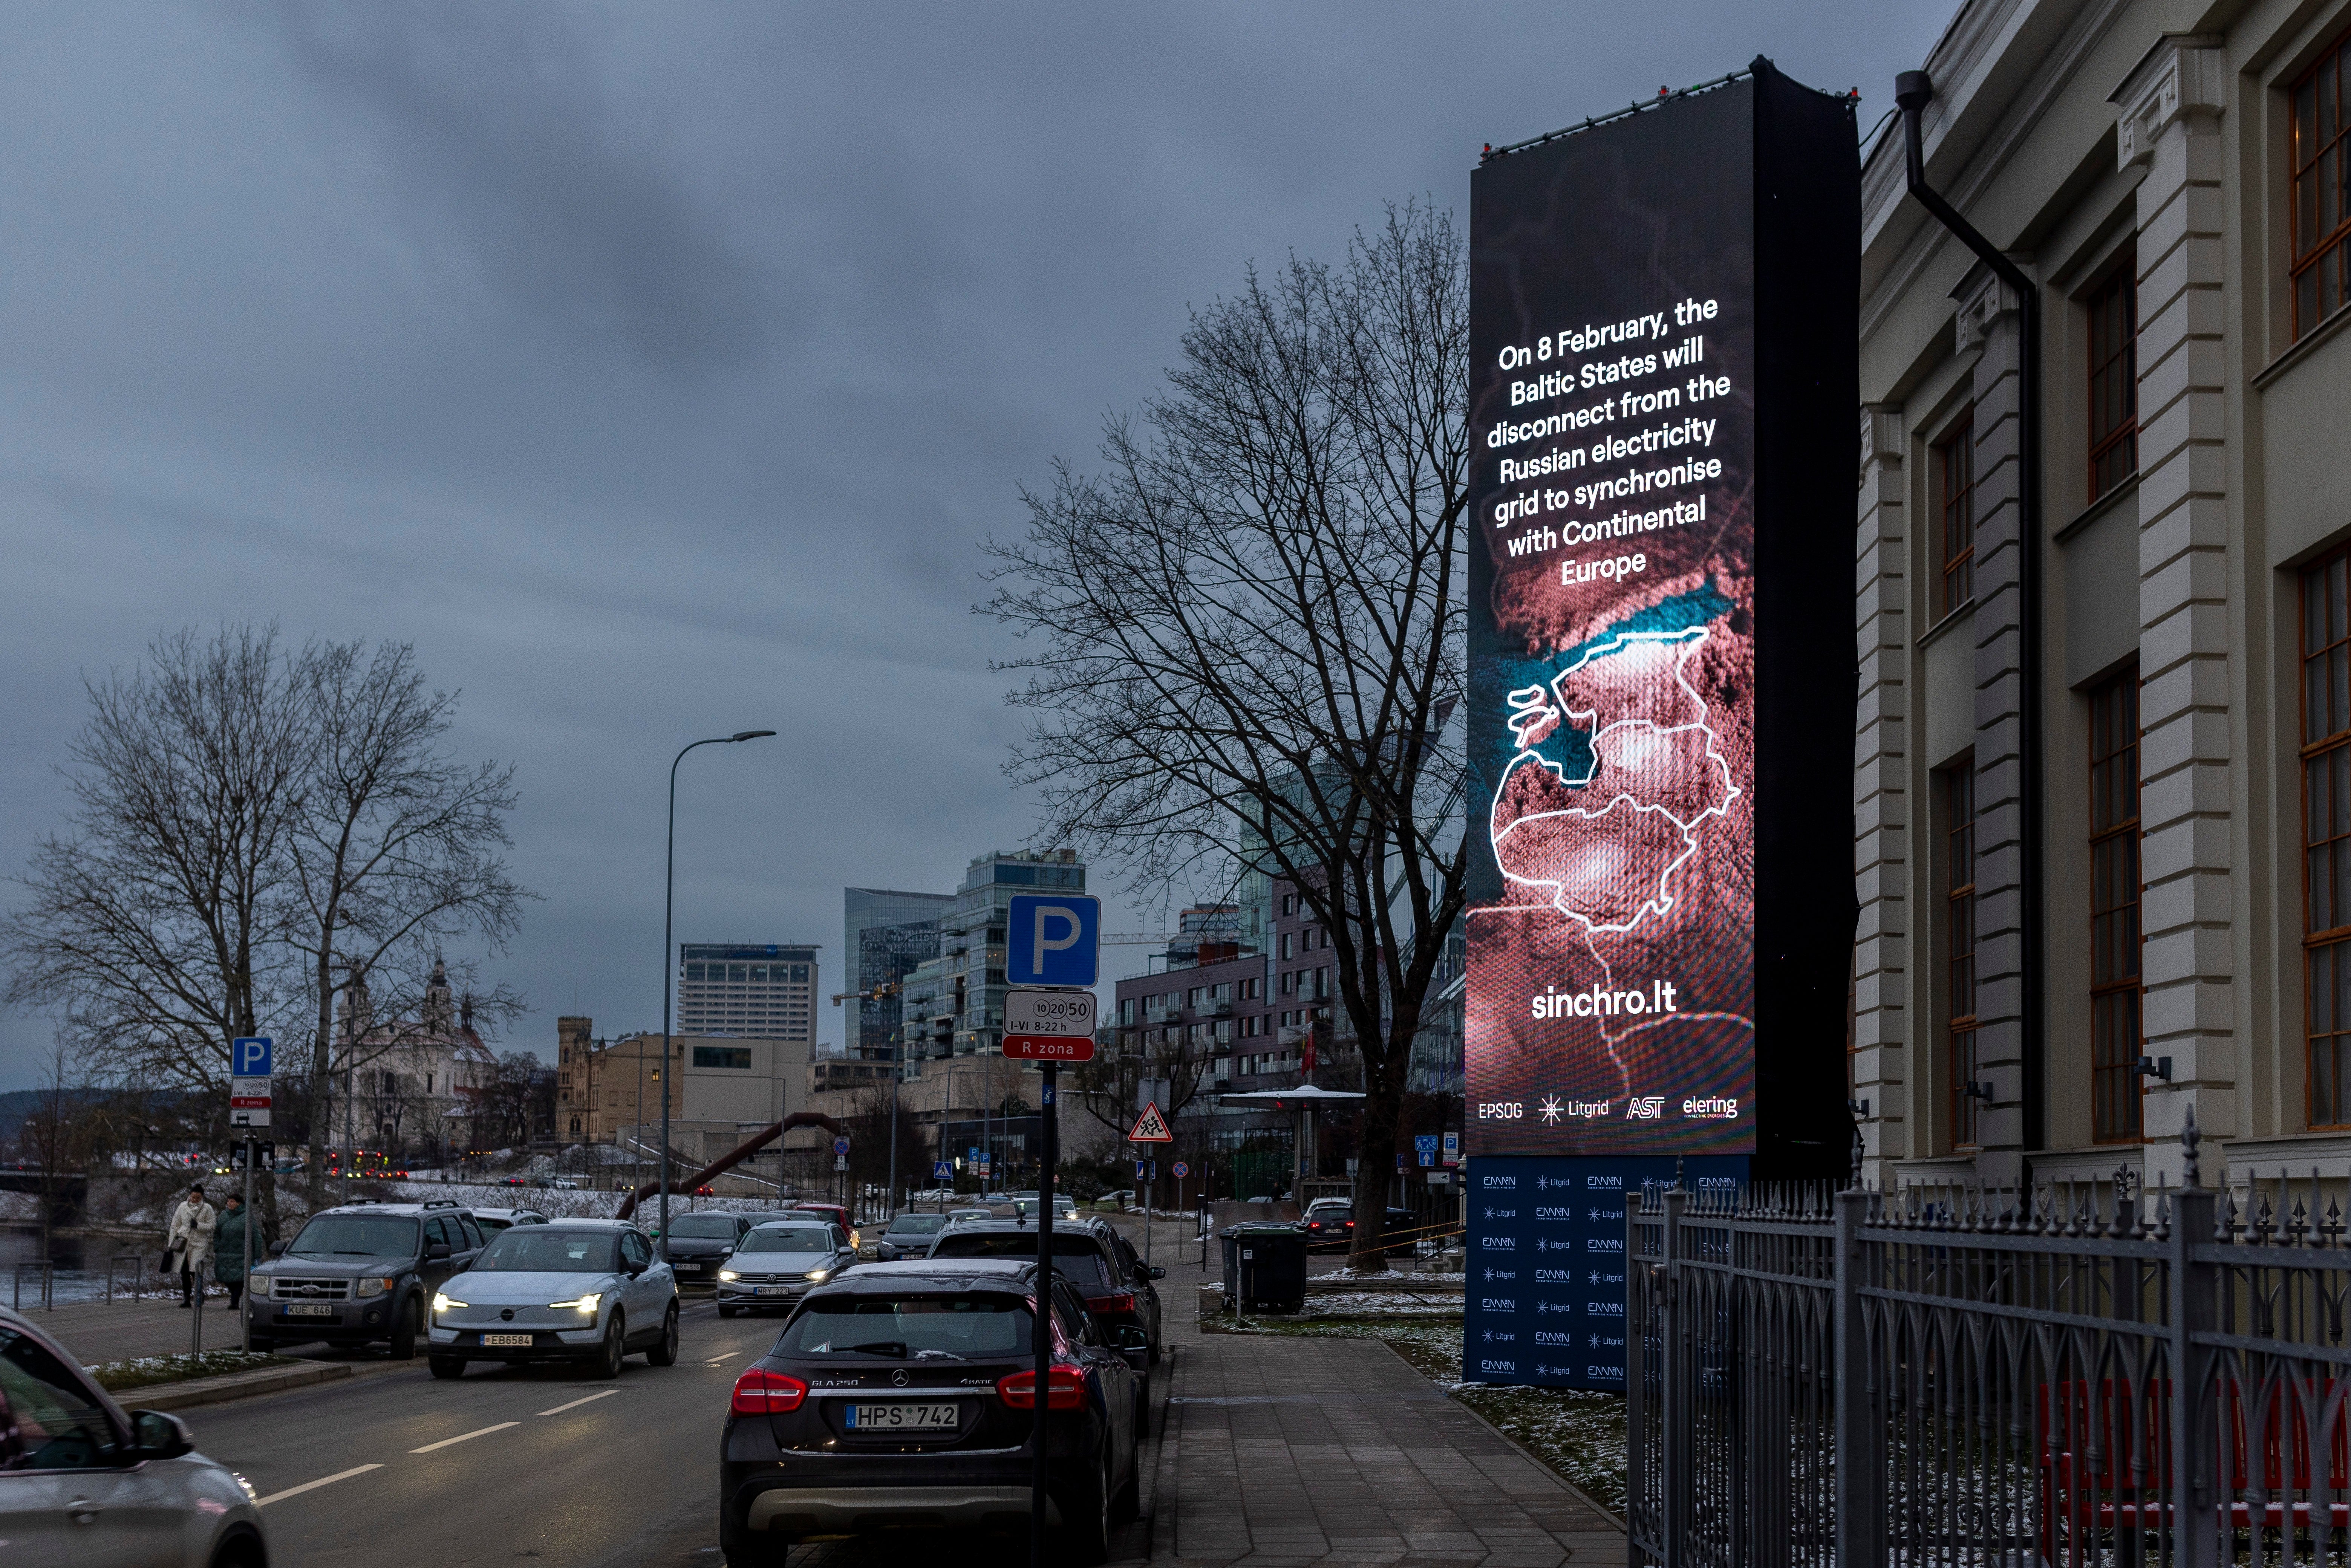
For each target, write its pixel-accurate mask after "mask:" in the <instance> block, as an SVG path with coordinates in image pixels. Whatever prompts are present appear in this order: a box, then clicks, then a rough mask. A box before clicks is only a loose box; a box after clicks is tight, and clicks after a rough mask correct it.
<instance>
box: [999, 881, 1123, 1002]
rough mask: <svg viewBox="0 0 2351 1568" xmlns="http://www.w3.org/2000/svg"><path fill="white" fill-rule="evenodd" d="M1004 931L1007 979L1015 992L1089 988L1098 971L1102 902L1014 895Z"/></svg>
mask: <svg viewBox="0 0 2351 1568" xmlns="http://www.w3.org/2000/svg"><path fill="white" fill-rule="evenodd" d="M1011 903H1012V907H1011V909H1010V911H1009V912H1008V918H1007V920H1006V922H1005V927H1004V973H1005V977H1006V978H1008V979H1009V980H1010V981H1011V982H1012V983H1013V984H1014V985H1016V986H1091V985H1092V984H1093V983H1094V982H1095V980H1096V979H1097V978H1099V977H1100V973H1101V969H1102V900H1101V899H1099V898H1096V897H1095V896H1094V895H1093V894H1090V893H1016V894H1013V895H1012V900H1011Z"/></svg>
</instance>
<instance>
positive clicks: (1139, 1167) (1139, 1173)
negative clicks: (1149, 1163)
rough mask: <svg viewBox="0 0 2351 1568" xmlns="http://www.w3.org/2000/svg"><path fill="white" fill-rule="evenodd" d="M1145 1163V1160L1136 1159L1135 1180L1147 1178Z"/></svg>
mask: <svg viewBox="0 0 2351 1568" xmlns="http://www.w3.org/2000/svg"><path fill="white" fill-rule="evenodd" d="M1143 1165H1144V1162H1143V1161H1141V1160H1137V1161H1135V1162H1134V1179H1135V1180H1137V1181H1143V1180H1145V1179H1147V1178H1146V1177H1145V1176H1144V1174H1143Z"/></svg>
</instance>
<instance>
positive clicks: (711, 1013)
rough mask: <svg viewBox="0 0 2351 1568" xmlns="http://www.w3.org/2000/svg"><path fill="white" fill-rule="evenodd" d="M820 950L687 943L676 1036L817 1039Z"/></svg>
mask: <svg viewBox="0 0 2351 1568" xmlns="http://www.w3.org/2000/svg"><path fill="white" fill-rule="evenodd" d="M816 955H817V950H816V948H814V947H782V946H776V945H775V944H773V943H768V944H766V945H761V944H759V943H756V942H749V943H747V942H682V943H680V944H679V945H678V949H677V967H678V976H677V1021H676V1024H675V1025H674V1030H673V1032H674V1033H677V1034H712V1035H716V1034H731V1035H749V1036H754V1037H757V1038H759V1039H762V1040H797V1041H799V1042H801V1043H802V1044H805V1045H810V1046H811V1047H812V1046H813V1044H814V1042H815V1040H816V1010H815V1009H816V998H817V984H818V981H817V961H816Z"/></svg>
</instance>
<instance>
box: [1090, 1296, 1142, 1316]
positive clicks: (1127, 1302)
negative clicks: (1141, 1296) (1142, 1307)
mask: <svg viewBox="0 0 2351 1568" xmlns="http://www.w3.org/2000/svg"><path fill="white" fill-rule="evenodd" d="M1086 1305H1088V1306H1089V1307H1092V1309H1093V1310H1094V1311H1096V1312H1133V1311H1134V1291H1113V1292H1111V1293H1110V1294H1109V1295H1107V1296H1088V1297H1087V1298H1086Z"/></svg>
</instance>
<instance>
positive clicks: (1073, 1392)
mask: <svg viewBox="0 0 2351 1568" xmlns="http://www.w3.org/2000/svg"><path fill="white" fill-rule="evenodd" d="M996 1393H997V1397H998V1398H1000V1399H1002V1400H1003V1401H1004V1402H1005V1403H1006V1404H1007V1405H1009V1406H1012V1408H1014V1409H1015V1410H1034V1409H1035V1408H1037V1375H1036V1374H1035V1373H1033V1372H1014V1373H1008V1374H1007V1375H1004V1376H1002V1377H999V1378H998V1379H997V1380H996ZM1085 1402H1086V1375H1085V1374H1084V1373H1082V1372H1080V1371H1079V1370H1078V1369H1077V1368H1076V1367H1074V1366H1058V1365H1057V1366H1055V1367H1054V1368H1053V1369H1052V1370H1051V1371H1050V1372H1049V1373H1047V1374H1046V1375H1045V1408H1046V1409H1048V1410H1076V1409H1079V1408H1081V1407H1082V1406H1084V1404H1085Z"/></svg>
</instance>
